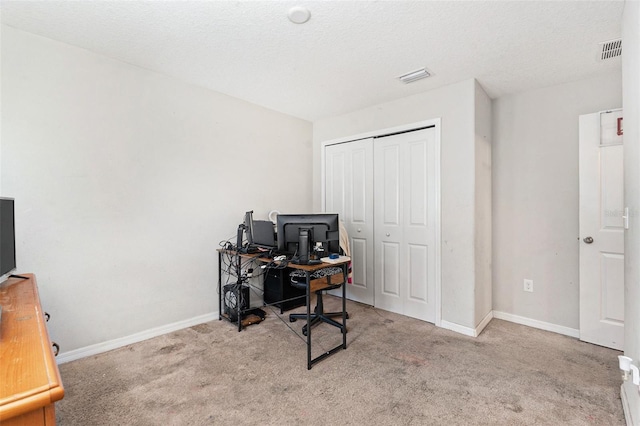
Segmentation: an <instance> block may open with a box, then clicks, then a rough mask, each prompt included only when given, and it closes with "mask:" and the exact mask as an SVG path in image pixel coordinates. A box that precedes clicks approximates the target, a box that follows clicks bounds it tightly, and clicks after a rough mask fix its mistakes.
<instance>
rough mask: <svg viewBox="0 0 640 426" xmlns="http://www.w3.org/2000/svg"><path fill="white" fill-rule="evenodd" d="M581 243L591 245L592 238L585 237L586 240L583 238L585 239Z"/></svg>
mask: <svg viewBox="0 0 640 426" xmlns="http://www.w3.org/2000/svg"><path fill="white" fill-rule="evenodd" d="M582 241H584V242H585V243H587V244H591V243H592V242H593V238H591V237H587V238H585V239H584V240H582Z"/></svg>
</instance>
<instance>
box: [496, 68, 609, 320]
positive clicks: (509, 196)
mask: <svg viewBox="0 0 640 426" xmlns="http://www.w3.org/2000/svg"><path fill="white" fill-rule="evenodd" d="M621 106H622V89H621V76H620V73H619V72H618V73H611V74H607V75H603V76H600V77H596V78H592V79H589V80H584V81H577V82H571V83H567V84H562V85H558V86H553V87H548V88H544V89H539V90H532V91H529V92H525V93H521V94H516V95H512V96H505V97H503V98H500V99H497V100H494V102H493V309H494V311H499V312H503V313H507V314H512V315H518V316H522V317H525V318H529V319H534V320H538V321H542V322H546V323H550V324H554V325H559V326H561V327H568V328H570V329H574V330H575V329H578V327H579V311H578V307H579V303H578V302H579V300H578V290H579V281H578V277H579V274H578V273H579V271H578V261H579V257H578V255H579V252H578V250H579V235H578V116H579V115H580V114H587V113H591V112H597V111H601V110H606V109H611V108H620V107H621ZM525 278H528V279H532V280H533V284H534V292H533V293H526V292H524V291H523V280H524V279H525Z"/></svg>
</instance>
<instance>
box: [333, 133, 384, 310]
mask: <svg viewBox="0 0 640 426" xmlns="http://www.w3.org/2000/svg"><path fill="white" fill-rule="evenodd" d="M372 143H373V139H363V140H359V141H354V142H349V143H342V144H337V145H329V146H326V147H325V211H327V212H330V213H338V214H339V215H340V220H341V221H342V222H343V223H344V225H345V228H346V229H347V233H348V234H349V245H350V248H351V268H352V275H351V284H350V285H347V297H348V298H349V299H351V300H355V301H358V302H361V303H365V304H368V305H373V304H374V282H373V145H372Z"/></svg>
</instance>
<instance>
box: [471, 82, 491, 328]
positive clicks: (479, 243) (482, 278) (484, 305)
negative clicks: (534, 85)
mask: <svg viewBox="0 0 640 426" xmlns="http://www.w3.org/2000/svg"><path fill="white" fill-rule="evenodd" d="M474 84H475V86H474V150H475V160H474V165H475V183H474V196H475V205H474V209H475V212H474V221H475V224H474V262H475V271H474V274H475V294H474V297H475V301H474V305H475V312H474V321H475V324H476V325H477V326H479V325H482V324H483V323H484V325H486V323H488V321H486V323H485V319H486V318H487V315H490V313H491V310H492V282H491V257H492V248H491V247H492V243H491V234H492V231H491V222H492V213H491V203H492V200H491V185H492V183H491V180H492V177H491V137H492V135H491V120H492V109H491V99H490V98H489V96H488V95H487V93H486V92H485V91H484V89H483V88H482V86H481V85H480V83H479V82H478V81H477V80H474ZM484 325H482V327H481V328H484Z"/></svg>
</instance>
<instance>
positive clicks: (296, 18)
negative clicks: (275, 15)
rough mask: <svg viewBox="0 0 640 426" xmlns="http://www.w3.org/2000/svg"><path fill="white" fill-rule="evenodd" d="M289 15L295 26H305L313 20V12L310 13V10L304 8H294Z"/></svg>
mask: <svg viewBox="0 0 640 426" xmlns="http://www.w3.org/2000/svg"><path fill="white" fill-rule="evenodd" d="M287 15H288V16H289V20H290V21H291V22H293V23H294V24H304V23H305V22H307V21H308V20H309V18H311V12H309V9H307V8H306V7H302V6H294V7H292V8H291V9H289V13H288V14H287Z"/></svg>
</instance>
